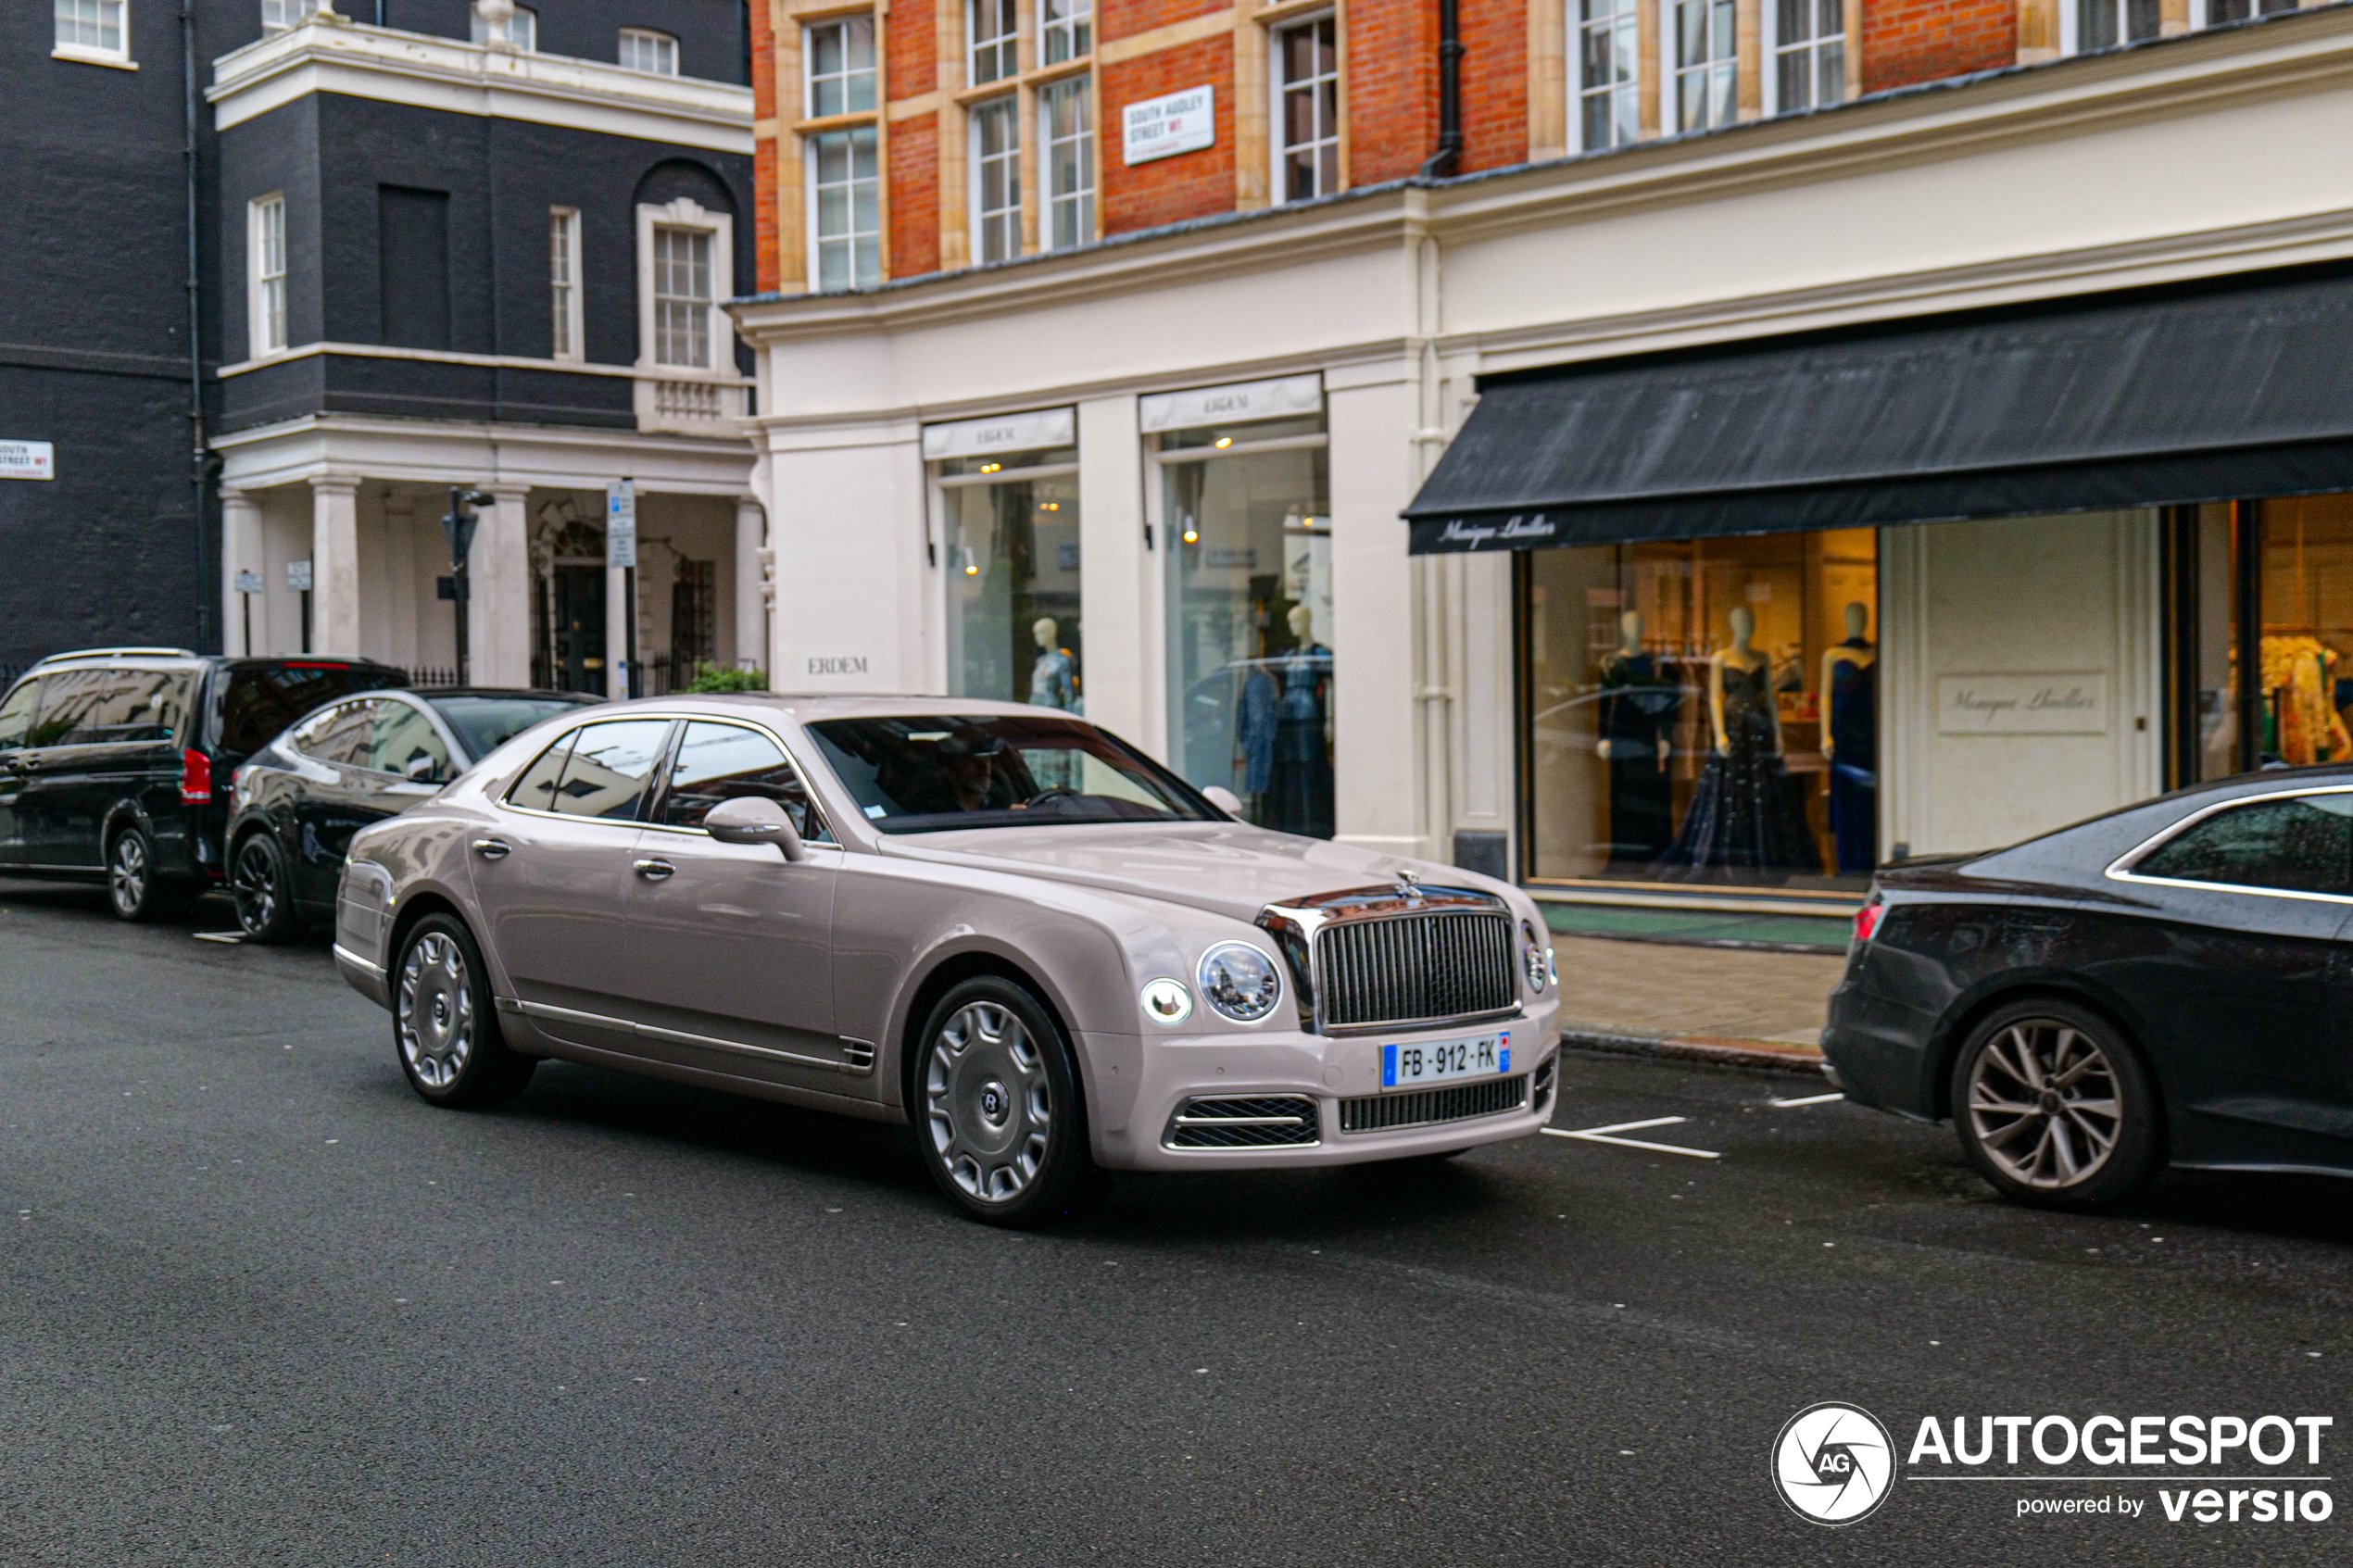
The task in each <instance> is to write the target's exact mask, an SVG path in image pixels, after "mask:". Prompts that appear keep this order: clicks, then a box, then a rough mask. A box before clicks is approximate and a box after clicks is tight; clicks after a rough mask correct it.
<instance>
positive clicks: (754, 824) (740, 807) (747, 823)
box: [702, 795, 809, 860]
mask: <svg viewBox="0 0 2353 1568" xmlns="http://www.w3.org/2000/svg"><path fill="white" fill-rule="evenodd" d="M702 825H703V831H704V832H705V833H708V834H711V837H713V838H715V839H717V840H718V841H719V842H720V843H722V844H773V845H774V846H775V847H777V848H778V849H779V850H782V851H783V852H784V857H785V859H787V860H805V859H808V858H809V851H808V850H806V849H804V848H802V847H801V843H800V834H798V833H795V832H794V831H793V825H792V819H791V818H790V817H788V816H786V814H785V809H784V808H783V807H782V806H779V805H777V804H776V803H775V802H774V801H773V800H771V799H769V798H768V797H766V796H764V795H745V796H738V797H736V798H735V799H733V800H723V801H721V802H720V803H719V804H718V805H716V806H713V807H712V808H711V809H710V811H709V812H707V813H706V814H705V815H704V817H703V820H702Z"/></svg>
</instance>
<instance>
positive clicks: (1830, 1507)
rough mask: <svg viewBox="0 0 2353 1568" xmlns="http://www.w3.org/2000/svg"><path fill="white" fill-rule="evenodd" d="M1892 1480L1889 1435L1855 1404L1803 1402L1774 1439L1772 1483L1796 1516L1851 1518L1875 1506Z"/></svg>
mask: <svg viewBox="0 0 2353 1568" xmlns="http://www.w3.org/2000/svg"><path fill="white" fill-rule="evenodd" d="M1894 1482H1895V1442H1894V1439H1893V1438H1892V1437H1890V1436H1888V1435H1887V1428H1886V1427H1884V1426H1881V1424H1880V1423H1879V1418H1878V1417H1877V1416H1874V1415H1873V1414H1871V1412H1870V1411H1867V1410H1862V1409H1860V1408H1858V1407H1856V1406H1854V1405H1844V1404H1840V1403H1838V1402H1837V1401H1836V1400H1826V1401H1824V1402H1823V1403H1821V1404H1818V1405H1808V1406H1807V1407H1806V1409H1804V1410H1802V1411H1798V1412H1797V1413H1796V1414H1795V1415H1793V1416H1792V1417H1790V1418H1789V1423H1788V1424H1787V1425H1785V1426H1783V1427H1782V1428H1781V1435H1780V1436H1779V1437H1776V1438H1775V1439H1774V1440H1773V1486H1774V1489H1775V1490H1777V1491H1778V1492H1780V1498H1781V1500H1782V1501H1783V1502H1785V1503H1787V1504H1789V1507H1790V1512H1793V1513H1794V1514H1796V1515H1797V1516H1798V1517H1799V1518H1800V1519H1806V1520H1810V1521H1811V1522H1813V1523H1814V1524H1854V1523H1855V1522H1856V1520H1857V1519H1864V1518H1868V1517H1869V1515H1870V1514H1872V1513H1873V1512H1876V1511H1877V1510H1878V1508H1879V1506H1880V1504H1881V1503H1883V1502H1885V1501H1886V1500H1887V1494H1888V1492H1889V1491H1890V1490H1891V1489H1893V1487H1894Z"/></svg>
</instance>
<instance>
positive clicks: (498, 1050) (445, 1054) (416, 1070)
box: [392, 914, 539, 1109]
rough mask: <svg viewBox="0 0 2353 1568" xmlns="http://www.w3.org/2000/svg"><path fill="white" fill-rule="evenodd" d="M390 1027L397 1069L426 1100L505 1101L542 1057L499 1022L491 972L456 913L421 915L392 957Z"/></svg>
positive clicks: (457, 1103)
mask: <svg viewBox="0 0 2353 1568" xmlns="http://www.w3.org/2000/svg"><path fill="white" fill-rule="evenodd" d="M392 974H393V980H392V1035H393V1043H394V1045H395V1047H396V1048H397V1049H398V1051H399V1054H400V1071H401V1073H402V1074H403V1075H404V1076H405V1077H407V1078H408V1080H409V1087H410V1088H412V1089H414V1090H416V1091H417V1095H418V1098H421V1099H423V1100H424V1101H425V1102H426V1103H428V1104H431V1105H441V1106H448V1107H451V1108H453V1109H472V1108H475V1107H482V1106H493V1105H503V1104H505V1103H506V1102H507V1101H508V1100H510V1099H512V1098H515V1096H516V1095H518V1094H520V1093H522V1086H523V1085H525V1084H527V1083H529V1082H531V1073H532V1070H533V1069H534V1068H535V1067H537V1066H538V1065H539V1063H538V1061H537V1060H535V1059H534V1058H532V1057H527V1056H523V1055H522V1054H521V1053H519V1052H517V1051H515V1050H512V1049H510V1047H508V1045H507V1038H506V1035H504V1034H502V1033H501V1032H500V1030H499V1028H498V1010H497V1005H496V1003H495V1002H494V1001H493V999H492V997H491V995H490V972H489V971H488V970H487V969H485V968H484V966H483V961H482V949H481V948H480V947H476V946H475V945H474V939H473V934H472V932H470V931H468V930H467V929H466V926H465V922H463V921H460V920H459V919H457V918H456V917H455V916H453V915H446V914H433V915H427V916H426V917H425V918H424V919H422V920H421V921H419V922H417V924H416V927H415V929H413V930H411V931H410V932H409V935H408V936H407V937H406V938H404V939H403V940H402V942H401V945H400V956H399V958H398V959H397V960H395V961H394V964H393V971H392Z"/></svg>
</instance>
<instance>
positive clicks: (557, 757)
mask: <svg viewBox="0 0 2353 1568" xmlns="http://www.w3.org/2000/svg"><path fill="white" fill-rule="evenodd" d="M579 734H580V732H579V731H578V730H574V731H573V732H572V734H567V735H560V736H558V737H557V739H556V744H555V745H553V746H549V747H548V748H547V750H545V751H543V752H541V753H540V754H539V755H538V756H537V757H536V758H535V759H533V761H532V764H531V766H530V767H528V768H525V769H524V770H523V771H522V777H521V778H519V779H517V780H516V781H515V786H514V788H512V789H510V790H509V791H507V804H508V805H510V806H525V807H529V808H530V809H532V810H535V811H552V810H554V809H556V786H557V785H559V784H562V783H563V782H564V762H565V760H566V759H569V758H570V757H571V756H572V743H573V740H574V739H576V738H577V737H578V736H579Z"/></svg>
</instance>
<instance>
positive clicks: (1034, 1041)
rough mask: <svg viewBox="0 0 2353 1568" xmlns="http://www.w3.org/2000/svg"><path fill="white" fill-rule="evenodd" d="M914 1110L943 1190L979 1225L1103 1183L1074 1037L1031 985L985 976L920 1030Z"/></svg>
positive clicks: (1012, 1218)
mask: <svg viewBox="0 0 2353 1568" xmlns="http://www.w3.org/2000/svg"><path fill="white" fill-rule="evenodd" d="M909 1088H910V1090H911V1093H910V1096H909V1101H908V1115H909V1118H910V1120H912V1122H913V1123H914V1127H915V1147H916V1150H917V1153H918V1155H919V1157H920V1158H921V1159H922V1160H923V1162H924V1169H925V1170H926V1171H928V1172H930V1173H931V1179H932V1180H933V1182H934V1183H936V1184H937V1185H938V1187H939V1190H940V1192H941V1193H942V1194H943V1195H944V1196H945V1197H946V1198H947V1199H948V1201H949V1202H950V1203H952V1204H954V1205H955V1206H956V1208H957V1209H958V1210H960V1211H961V1212H962V1213H963V1214H964V1215H965V1216H966V1217H967V1218H970V1219H974V1220H978V1221H980V1222H981V1223H983V1224H990V1225H1007V1226H1014V1227H1027V1226H1033V1225H1042V1224H1051V1223H1053V1222H1055V1221H1057V1220H1060V1219H1063V1218H1064V1217H1065V1216H1067V1215H1070V1214H1072V1213H1075V1212H1076V1211H1078V1210H1080V1209H1081V1208H1083V1207H1084V1206H1085V1205H1086V1204H1087V1203H1088V1201H1089V1200H1090V1199H1091V1198H1093V1197H1094V1196H1095V1195H1096V1194H1097V1193H1099V1192H1100V1191H1101V1187H1102V1185H1103V1184H1102V1179H1101V1173H1099V1172H1098V1171H1097V1170H1096V1167H1095V1162H1094V1160H1093V1157H1092V1156H1091V1155H1090V1154H1089V1153H1088V1142H1087V1102H1086V1099H1085V1098H1084V1096H1083V1095H1082V1094H1081V1092H1080V1088H1079V1082H1078V1074H1077V1071H1076V1067H1075V1066H1074V1064H1073V1061H1072V1058H1071V1051H1070V1044H1069V1042H1068V1041H1067V1040H1065V1039H1064V1038H1063V1032H1062V1029H1061V1027H1060V1026H1059V1025H1058V1024H1056V1023H1055V1022H1054V1019H1053V1015H1052V1014H1051V1013H1050V1012H1049V1011H1047V1010H1046V1008H1045V1007H1044V1005H1043V1004H1041V1003H1040V1002H1039V1001H1038V998H1037V997H1035V996H1033V995H1031V994H1030V992H1029V991H1028V990H1027V989H1026V988H1025V987H1023V986H1020V985H1014V984H1013V982H1012V981H1009V980H1000V979H998V978H996V977H995V976H993V975H983V976H980V977H978V978H975V979H972V980H967V981H964V982H963V983H962V984H960V985H956V986H954V987H953V988H952V989H950V991H949V993H948V994H947V995H946V996H944V997H940V998H939V1001H938V1002H937V1005H935V1006H934V1007H933V1008H932V1010H931V1016H930V1017H929V1018H927V1019H925V1022H924V1028H923V1033H922V1034H921V1035H917V1036H916V1046H915V1056H914V1060H913V1062H912V1072H911V1074H910V1083H909Z"/></svg>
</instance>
